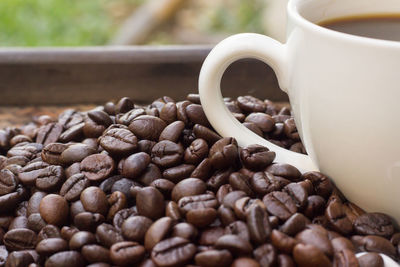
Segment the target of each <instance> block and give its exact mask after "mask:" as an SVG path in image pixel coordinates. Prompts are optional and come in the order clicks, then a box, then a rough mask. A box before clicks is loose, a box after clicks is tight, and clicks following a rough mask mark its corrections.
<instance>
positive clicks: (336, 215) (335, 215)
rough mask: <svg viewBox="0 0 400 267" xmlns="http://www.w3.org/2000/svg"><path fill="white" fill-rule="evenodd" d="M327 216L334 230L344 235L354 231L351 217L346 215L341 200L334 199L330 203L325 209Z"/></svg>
mask: <svg viewBox="0 0 400 267" xmlns="http://www.w3.org/2000/svg"><path fill="white" fill-rule="evenodd" d="M325 217H326V218H327V219H328V222H329V225H330V226H331V227H332V229H333V230H335V231H337V232H339V233H341V234H344V235H347V234H350V233H351V232H352V231H353V225H352V224H351V221H350V220H349V218H347V217H346V213H345V212H344V208H343V204H342V203H341V201H333V202H331V203H330V204H328V206H327V207H326V210H325Z"/></svg>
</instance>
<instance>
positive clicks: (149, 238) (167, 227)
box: [144, 217, 173, 251]
mask: <svg viewBox="0 0 400 267" xmlns="http://www.w3.org/2000/svg"><path fill="white" fill-rule="evenodd" d="M172 226H173V220H172V219H171V218H170V217H163V218H160V219H158V220H157V221H155V222H154V223H153V224H152V225H151V226H150V228H149V229H148V230H147V232H146V234H145V237H144V247H145V248H146V250H148V251H151V250H152V249H153V248H154V246H155V245H156V244H158V243H159V242H160V241H161V240H163V239H164V238H165V237H166V236H167V235H168V234H169V232H170V231H171V229H172Z"/></svg>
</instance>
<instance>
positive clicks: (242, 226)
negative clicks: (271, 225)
mask: <svg viewBox="0 0 400 267" xmlns="http://www.w3.org/2000/svg"><path fill="white" fill-rule="evenodd" d="M225 235H237V236H239V237H240V238H241V239H243V240H246V241H250V232H249V228H248V227H247V224H246V223H244V222H242V221H234V222H232V223H230V224H229V225H227V226H226V227H225Z"/></svg>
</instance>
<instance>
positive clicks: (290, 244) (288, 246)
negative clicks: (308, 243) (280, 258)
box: [271, 230, 298, 254]
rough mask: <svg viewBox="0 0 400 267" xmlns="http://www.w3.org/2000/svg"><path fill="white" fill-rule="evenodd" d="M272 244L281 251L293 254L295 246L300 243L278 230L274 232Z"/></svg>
mask: <svg viewBox="0 0 400 267" xmlns="http://www.w3.org/2000/svg"><path fill="white" fill-rule="evenodd" d="M271 243H272V245H274V246H275V247H276V248H277V249H278V250H279V251H281V252H283V253H286V254H291V253H292V251H293V248H294V246H296V244H297V243H298V241H297V240H296V239H294V238H293V237H290V236H288V235H286V234H285V233H282V232H280V231H278V230H272V233H271Z"/></svg>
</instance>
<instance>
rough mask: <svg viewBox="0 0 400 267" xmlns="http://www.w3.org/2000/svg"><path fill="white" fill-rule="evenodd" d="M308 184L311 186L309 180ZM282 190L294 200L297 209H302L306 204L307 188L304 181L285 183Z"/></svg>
mask: <svg viewBox="0 0 400 267" xmlns="http://www.w3.org/2000/svg"><path fill="white" fill-rule="evenodd" d="M309 186H311V187H312V185H311V182H310V185H309ZM283 190H284V191H285V192H286V193H288V194H289V195H290V196H291V198H292V199H293V200H294V201H295V203H296V206H297V208H298V209H303V208H304V207H305V206H306V205H307V198H308V188H307V185H306V184H305V183H304V181H303V182H300V183H290V184H288V185H286V186H285V187H284V188H283Z"/></svg>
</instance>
